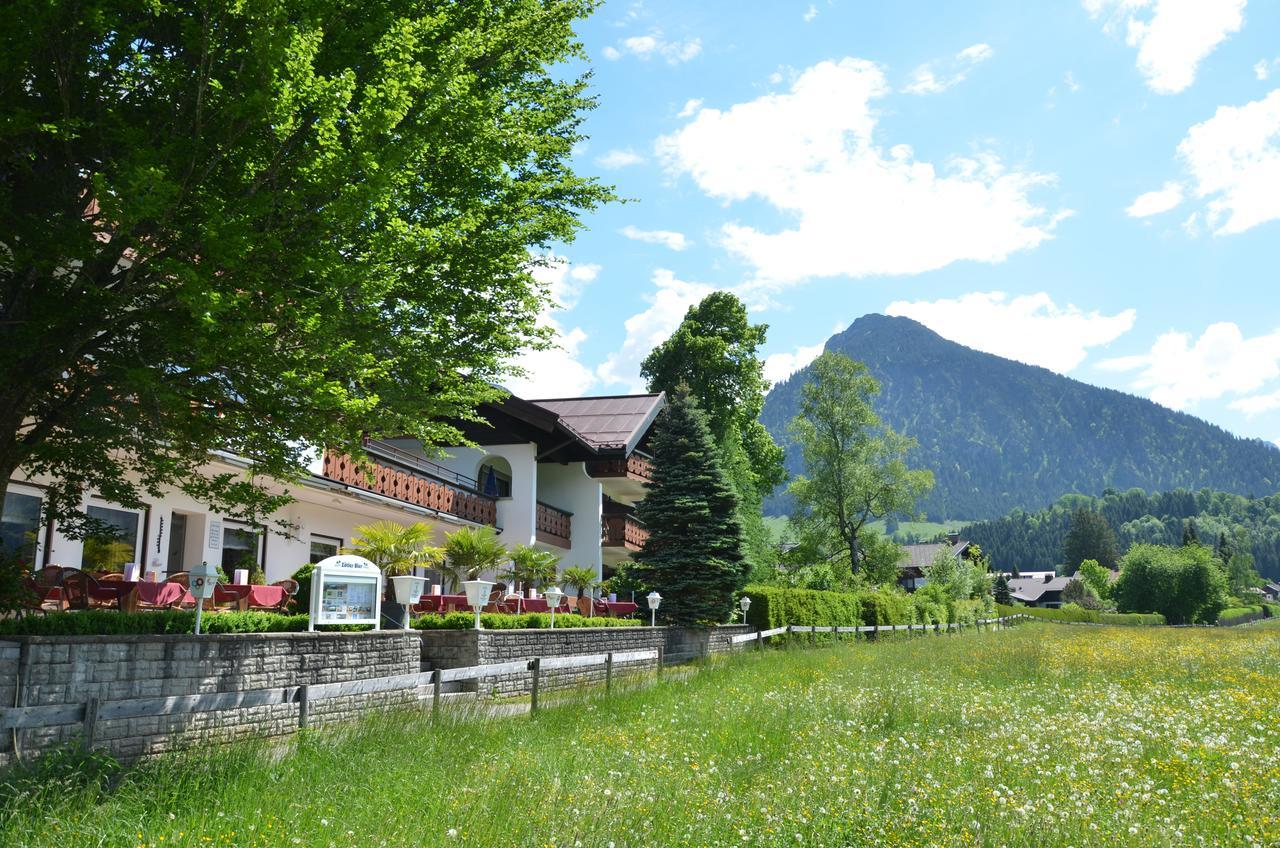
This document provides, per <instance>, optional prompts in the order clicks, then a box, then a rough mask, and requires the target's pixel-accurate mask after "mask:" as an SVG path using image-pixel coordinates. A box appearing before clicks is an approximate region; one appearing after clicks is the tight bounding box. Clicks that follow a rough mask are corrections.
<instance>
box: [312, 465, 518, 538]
mask: <svg viewBox="0 0 1280 848" xmlns="http://www.w3.org/2000/svg"><path fill="white" fill-rule="evenodd" d="M366 471H372V474H373V479H372V480H370V479H369V478H368V477H367V476H366ZM321 473H322V474H323V475H324V476H325V477H327V478H329V479H330V480H335V481H337V482H339V483H344V484H346V485H348V486H354V487H356V488H357V489H364V490H365V491H368V492H374V493H376V494H379V495H383V496H384V497H388V498H394V499H396V500H400V501H404V502H406V503H411V504H416V505H417V506H424V507H426V508H427V509H434V510H435V511H437V512H445V513H448V514H449V515H456V516H457V517H458V518H462V519H465V520H467V521H474V522H475V523H476V524H488V525H490V526H496V525H497V523H498V502H497V500H496V499H495V498H491V497H488V496H486V495H482V494H480V493H479V492H475V491H469V490H467V489H465V488H463V487H461V486H458V485H456V484H453V483H447V482H445V481H443V480H437V479H434V478H433V477H430V476H428V475H427V474H426V473H424V472H419V471H405V470H402V469H399V468H395V467H394V466H391V465H388V464H384V463H382V462H378V461H377V460H376V459H371V460H369V461H368V463H367V464H366V465H365V466H363V467H362V466H360V465H359V464H357V463H356V462H355V460H353V459H352V458H351V457H350V456H347V455H346V454H339V453H334V452H333V451H326V452H325V455H324V466H323V469H322V472H321Z"/></svg>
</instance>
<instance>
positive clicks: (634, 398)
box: [529, 392, 667, 453]
mask: <svg viewBox="0 0 1280 848" xmlns="http://www.w3.org/2000/svg"><path fill="white" fill-rule="evenodd" d="M529 402H530V403H533V404H536V405H537V406H540V407H542V408H543V409H546V410H548V411H550V412H554V413H555V414H556V415H558V416H560V423H561V424H562V425H563V426H564V427H565V428H566V429H568V430H571V431H572V432H574V433H575V434H577V436H578V437H579V438H580V439H582V441H584V442H586V443H587V444H588V445H590V446H591V447H593V448H595V449H596V450H622V451H626V452H627V453H630V452H631V451H632V450H634V449H635V447H636V445H637V444H639V442H640V440H641V439H642V438H643V437H644V434H645V432H646V431H648V429H649V425H650V424H652V423H653V420H654V419H655V418H657V417H658V413H659V412H661V411H662V408H663V407H664V406H666V403H667V398H666V395H665V394H663V393H661V392H659V393H658V394H650V395H612V396H608V397H580V398H550V399H546V400H532V401H529Z"/></svg>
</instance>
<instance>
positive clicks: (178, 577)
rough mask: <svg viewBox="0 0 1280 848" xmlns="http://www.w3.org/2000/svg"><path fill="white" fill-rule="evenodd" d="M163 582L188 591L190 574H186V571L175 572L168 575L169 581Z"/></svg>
mask: <svg viewBox="0 0 1280 848" xmlns="http://www.w3.org/2000/svg"><path fill="white" fill-rule="evenodd" d="M165 582H166V583H177V584H178V585H179V586H181V587H183V588H184V589H190V588H191V574H190V572H187V571H175V572H174V573H173V574H170V575H169V579H168V580H166V581H165Z"/></svg>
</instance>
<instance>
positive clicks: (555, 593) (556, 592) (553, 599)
mask: <svg viewBox="0 0 1280 848" xmlns="http://www.w3.org/2000/svg"><path fill="white" fill-rule="evenodd" d="M542 597H544V598H546V599H547V606H549V607H551V629H552V630H555V629H556V607H558V606H560V599H561V598H563V597H564V592H561V591H560V587H559V586H552V587H551V588H550V589H548V590H547V591H545V592H543V593H542Z"/></svg>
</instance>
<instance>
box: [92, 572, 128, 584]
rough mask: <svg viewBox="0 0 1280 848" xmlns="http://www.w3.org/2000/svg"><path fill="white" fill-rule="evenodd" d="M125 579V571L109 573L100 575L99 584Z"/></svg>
mask: <svg viewBox="0 0 1280 848" xmlns="http://www.w3.org/2000/svg"><path fill="white" fill-rule="evenodd" d="M123 579H124V572H123V571H107V572H104V573H102V574H99V575H98V582H99V583H105V582H107V581H112V580H123Z"/></svg>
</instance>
